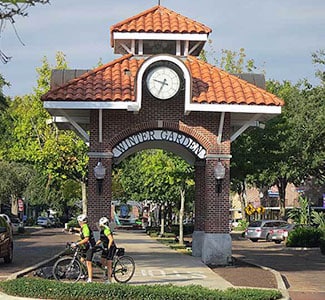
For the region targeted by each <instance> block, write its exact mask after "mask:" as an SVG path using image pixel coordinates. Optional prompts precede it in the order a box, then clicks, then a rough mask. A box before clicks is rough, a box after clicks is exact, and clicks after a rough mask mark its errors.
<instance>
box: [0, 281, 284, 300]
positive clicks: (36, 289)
mask: <svg viewBox="0 0 325 300" xmlns="http://www.w3.org/2000/svg"><path fill="white" fill-rule="evenodd" d="M0 288H1V289H2V290H3V291H4V292H5V293H7V294H10V295H15V296H24V297H32V298H44V299H58V300H59V299H65V300H68V299H69V300H73V299H89V300H91V299H96V300H105V299H108V300H111V299H116V300H118V299H121V300H122V299H123V300H124V299H132V300H149V299H150V300H155V299H157V300H158V299H159V300H160V299H164V300H191V299H192V300H194V299H195V300H196V299H210V300H213V299H224V300H227V299H229V300H230V299H231V300H239V299H240V300H245V299H249V300H275V299H280V298H281V296H282V295H281V293H280V292H279V291H276V290H259V289H235V288H230V289H227V290H225V291H220V290H213V289H208V288H204V287H201V286H198V285H190V286H182V287H179V286H173V285H151V286H150V285H139V286H134V285H121V284H110V285H105V284H102V283H92V284H84V283H75V284H69V283H62V282H57V281H51V280H45V279H34V278H23V277H22V278H19V279H16V280H10V281H2V282H0Z"/></svg>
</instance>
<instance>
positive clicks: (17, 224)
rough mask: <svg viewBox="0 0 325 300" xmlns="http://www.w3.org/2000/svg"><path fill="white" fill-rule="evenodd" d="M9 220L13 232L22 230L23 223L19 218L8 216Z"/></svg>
mask: <svg viewBox="0 0 325 300" xmlns="http://www.w3.org/2000/svg"><path fill="white" fill-rule="evenodd" d="M10 220H11V224H12V233H13V234H17V233H19V232H21V231H23V230H24V223H23V222H22V221H21V220H20V219H19V218H10Z"/></svg>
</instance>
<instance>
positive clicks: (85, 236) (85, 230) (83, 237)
mask: <svg viewBox="0 0 325 300" xmlns="http://www.w3.org/2000/svg"><path fill="white" fill-rule="evenodd" d="M77 220H78V223H79V226H80V228H78V227H73V228H72V230H75V231H79V233H80V240H79V241H78V242H76V243H73V244H72V245H71V246H72V247H73V248H74V247H77V246H80V248H81V251H82V252H83V258H84V259H85V260H86V266H87V271H88V280H87V282H92V280H93V267H92V259H93V255H94V251H93V248H94V246H95V244H96V241H95V238H94V236H93V232H92V230H91V229H90V227H89V225H88V224H87V222H88V217H87V216H86V215H80V216H78V217H77Z"/></svg>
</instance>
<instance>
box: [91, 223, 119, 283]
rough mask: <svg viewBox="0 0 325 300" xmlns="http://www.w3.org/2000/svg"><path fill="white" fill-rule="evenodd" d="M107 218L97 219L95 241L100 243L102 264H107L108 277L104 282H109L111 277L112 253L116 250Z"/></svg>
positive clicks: (97, 243)
mask: <svg viewBox="0 0 325 300" xmlns="http://www.w3.org/2000/svg"><path fill="white" fill-rule="evenodd" d="M108 225H109V219H108V218H106V217H102V218H100V219H99V227H100V237H99V240H98V241H97V242H96V245H99V244H100V243H102V245H103V248H104V249H103V252H102V259H101V260H102V265H105V264H106V265H107V271H108V274H107V276H108V278H107V281H106V283H111V278H112V261H113V257H114V254H115V252H116V245H115V242H114V238H113V233H112V232H111V230H110V228H109V226H108Z"/></svg>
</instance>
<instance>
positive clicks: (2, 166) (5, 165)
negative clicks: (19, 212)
mask: <svg viewBox="0 0 325 300" xmlns="http://www.w3.org/2000/svg"><path fill="white" fill-rule="evenodd" d="M34 175H35V172H34V170H33V168H32V167H30V166H28V165H24V164H20V163H15V162H6V161H0V204H9V203H11V204H12V206H13V207H17V200H18V198H22V197H23V195H24V191H25V189H26V187H27V186H28V185H29V182H30V180H31V179H32V178H33V176H34Z"/></svg>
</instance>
